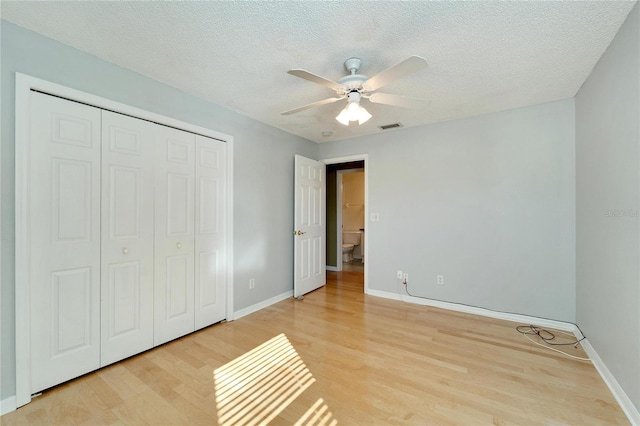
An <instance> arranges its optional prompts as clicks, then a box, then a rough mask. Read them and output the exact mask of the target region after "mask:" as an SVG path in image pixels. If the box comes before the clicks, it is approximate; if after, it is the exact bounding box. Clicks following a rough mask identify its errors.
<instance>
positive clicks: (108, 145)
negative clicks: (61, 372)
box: [100, 111, 158, 366]
mask: <svg viewBox="0 0 640 426" xmlns="http://www.w3.org/2000/svg"><path fill="white" fill-rule="evenodd" d="M156 127H158V126H157V125H155V124H152V123H149V122H147V121H143V120H139V119H136V118H132V117H129V116H126V115H122V114H116V113H113V112H110V111H103V112H102V267H101V274H102V280H101V281H102V288H101V293H102V296H101V299H102V300H101V317H102V318H101V340H102V347H101V357H100V365H101V366H105V365H108V364H111V363H113V362H116V361H119V360H121V359H124V358H127V357H129V356H131V355H134V354H136V353H139V352H143V351H145V350H147V349H150V348H152V347H153V267H154V265H153V233H154V229H153V214H154V213H153V203H154V198H153V186H154V155H153V150H154V136H155V134H154V132H155V129H156Z"/></svg>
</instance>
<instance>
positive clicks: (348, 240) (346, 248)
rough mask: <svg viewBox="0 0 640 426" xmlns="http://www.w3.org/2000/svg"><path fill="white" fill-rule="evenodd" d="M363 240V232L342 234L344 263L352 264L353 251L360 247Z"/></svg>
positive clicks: (345, 232) (344, 232)
mask: <svg viewBox="0 0 640 426" xmlns="http://www.w3.org/2000/svg"><path fill="white" fill-rule="evenodd" d="M361 240H362V232H361V231H343V232H342V261H343V262H351V261H352V260H353V249H355V248H356V247H357V246H359V245H360V242H361Z"/></svg>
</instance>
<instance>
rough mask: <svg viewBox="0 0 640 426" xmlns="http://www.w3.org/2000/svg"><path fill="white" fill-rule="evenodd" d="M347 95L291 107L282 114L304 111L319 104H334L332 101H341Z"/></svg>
mask: <svg viewBox="0 0 640 426" xmlns="http://www.w3.org/2000/svg"><path fill="white" fill-rule="evenodd" d="M345 97H346V96H342V97H340V98H328V99H323V100H321V101H318V102H314V103H312V104H307V105H304V106H301V107H298V108H294V109H290V110H289V111H285V112H282V113H281V114H282V115H290V114H295V113H296V112H300V111H304V110H307V109H311V108H315V107H319V106H321V105H326V104H332V103H334V102H337V101H339V100H341V99H344V98H345Z"/></svg>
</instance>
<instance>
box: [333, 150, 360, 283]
mask: <svg viewBox="0 0 640 426" xmlns="http://www.w3.org/2000/svg"><path fill="white" fill-rule="evenodd" d="M367 160H368V156H367V155H366V154H361V155H354V156H349V157H340V158H332V159H326V160H322V162H324V163H325V164H326V165H327V169H326V170H327V173H326V176H327V179H326V185H327V198H326V209H327V211H326V224H327V226H326V229H327V235H326V241H327V244H326V264H327V266H326V269H327V271H337V272H341V271H345V272H354V271H355V272H356V273H362V274H364V292H365V293H367V290H368V279H367V270H368V265H367V264H368V261H367V259H369V258H370V252H369V247H370V246H371V245H370V233H368V232H367V231H368V230H367V229H366V228H367V226H366V224H367V217H368V215H369V213H368V173H367ZM345 176H347V178H346V179H344V177H345ZM345 181H348V183H347V186H348V187H350V186H351V187H353V186H355V187H356V188H358V187H359V188H360V189H359V190H356V195H355V198H353V197H352V195H349V194H347V196H346V198H345V195H344V192H343V189H344V183H345ZM353 181H355V182H353ZM354 183H355V185H352V184H354ZM352 189H353V188H352ZM347 190H348V191H349V189H347ZM343 231H349V232H359V233H360V241H359V242H360V244H358V245H357V246H356V247H354V249H353V252H352V253H346V255H347V256H350V258H349V259H347V256H345V258H344V259H345V260H347V262H343V248H342V245H343ZM351 237H353V235H350V236H349V237H348V238H351ZM347 251H349V249H347ZM351 256H352V257H351Z"/></svg>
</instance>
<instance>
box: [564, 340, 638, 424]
mask: <svg viewBox="0 0 640 426" xmlns="http://www.w3.org/2000/svg"><path fill="white" fill-rule="evenodd" d="M574 334H575V335H576V337H577V338H579V339H580V338H582V337H583V336H582V333H580V331H579V330H576V332H575V333H574ZM580 344H581V345H582V348H583V349H584V351H585V352H586V353H587V355H588V356H589V358H591V362H593V365H594V366H595V367H596V370H598V373H600V377H602V380H604V382H605V383H606V384H607V386H608V387H609V390H610V391H611V393H612V394H613V396H614V397H615V399H616V401H618V404H620V408H622V411H624V414H626V415H627V418H628V419H629V421H630V422H631V424H632V425H635V426H640V411H638V408H637V407H636V406H635V405H634V404H633V402H632V401H631V399H630V398H629V396H628V395H627V394H626V393H625V391H624V390H623V389H622V387H621V386H620V383H618V381H617V380H616V378H615V377H614V376H613V374H612V373H611V371H609V369H608V368H607V366H606V365H605V363H604V362H603V361H602V359H601V358H600V356H599V355H598V353H597V352H596V350H595V349H594V348H593V346H591V343H589V339H585V340H583V341H582V342H580Z"/></svg>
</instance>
